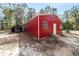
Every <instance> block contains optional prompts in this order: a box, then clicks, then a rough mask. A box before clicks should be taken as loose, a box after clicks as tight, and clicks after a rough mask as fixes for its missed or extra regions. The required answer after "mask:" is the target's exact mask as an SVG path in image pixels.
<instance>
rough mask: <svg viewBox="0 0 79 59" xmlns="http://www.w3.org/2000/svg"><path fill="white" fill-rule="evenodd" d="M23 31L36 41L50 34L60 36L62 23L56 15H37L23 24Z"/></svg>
mask: <svg viewBox="0 0 79 59" xmlns="http://www.w3.org/2000/svg"><path fill="white" fill-rule="evenodd" d="M24 30H25V32H29V33H30V34H31V35H33V36H34V37H37V38H38V39H39V38H43V37H49V36H50V35H51V34H53V35H60V34H61V33H62V22H61V21H60V19H59V18H58V16H56V15H37V16H35V17H33V18H32V19H31V20H30V21H28V22H27V23H26V24H25V26H24Z"/></svg>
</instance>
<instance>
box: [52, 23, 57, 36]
mask: <svg viewBox="0 0 79 59" xmlns="http://www.w3.org/2000/svg"><path fill="white" fill-rule="evenodd" d="M56 30H57V29H56V24H55V23H54V24H53V35H56Z"/></svg>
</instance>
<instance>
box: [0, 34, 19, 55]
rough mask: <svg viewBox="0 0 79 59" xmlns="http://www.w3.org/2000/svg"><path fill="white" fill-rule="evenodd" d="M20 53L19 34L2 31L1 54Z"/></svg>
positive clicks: (0, 38) (0, 35)
mask: <svg viewBox="0 0 79 59" xmlns="http://www.w3.org/2000/svg"><path fill="white" fill-rule="evenodd" d="M17 55H19V38H18V34H9V33H7V32H6V33H1V34H0V56H17Z"/></svg>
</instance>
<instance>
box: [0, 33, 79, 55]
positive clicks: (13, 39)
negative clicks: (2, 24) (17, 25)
mask: <svg viewBox="0 0 79 59" xmlns="http://www.w3.org/2000/svg"><path fill="white" fill-rule="evenodd" d="M18 55H19V56H74V55H76V56H78V55H79V34H74V33H65V32H64V36H59V37H58V39H57V41H52V42H50V41H37V40H34V39H33V38H32V36H31V35H28V34H26V33H18V34H17V33H12V34H11V33H10V34H9V33H1V34H0V56H18Z"/></svg>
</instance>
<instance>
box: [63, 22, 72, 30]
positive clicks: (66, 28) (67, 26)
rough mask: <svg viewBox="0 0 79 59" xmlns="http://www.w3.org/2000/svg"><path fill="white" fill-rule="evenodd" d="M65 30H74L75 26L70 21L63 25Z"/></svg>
mask: <svg viewBox="0 0 79 59" xmlns="http://www.w3.org/2000/svg"><path fill="white" fill-rule="evenodd" d="M63 30H73V25H72V24H70V22H69V21H66V22H65V23H63Z"/></svg>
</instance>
